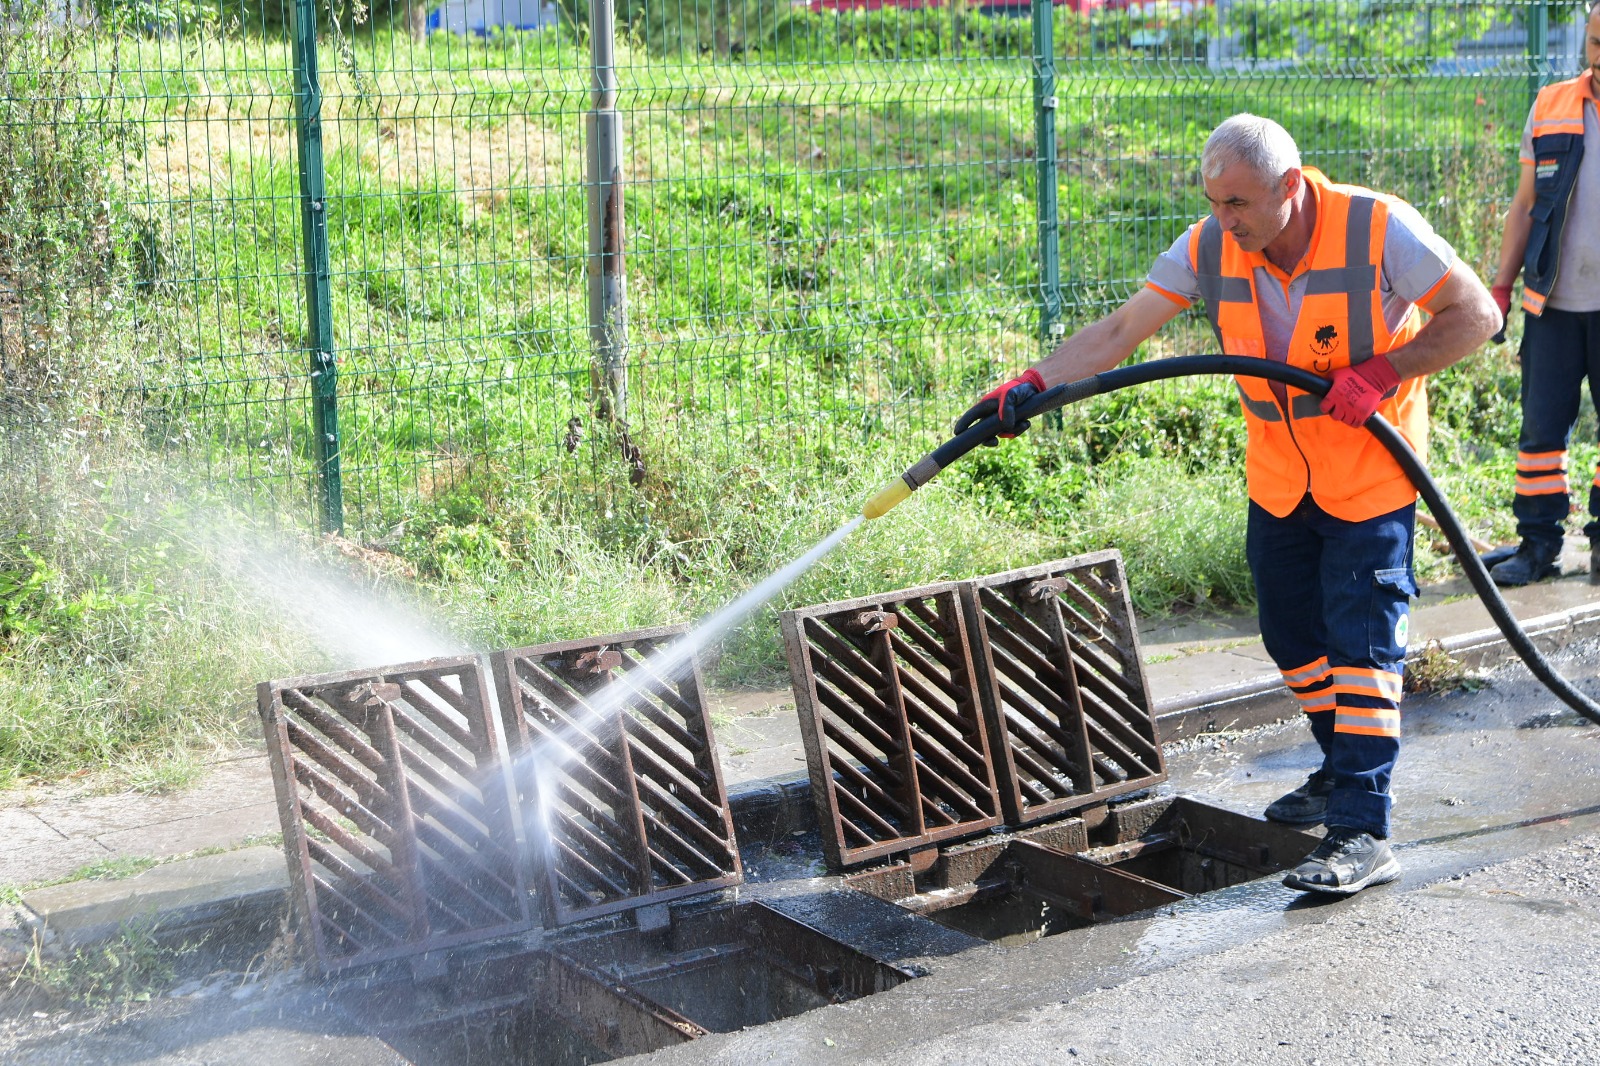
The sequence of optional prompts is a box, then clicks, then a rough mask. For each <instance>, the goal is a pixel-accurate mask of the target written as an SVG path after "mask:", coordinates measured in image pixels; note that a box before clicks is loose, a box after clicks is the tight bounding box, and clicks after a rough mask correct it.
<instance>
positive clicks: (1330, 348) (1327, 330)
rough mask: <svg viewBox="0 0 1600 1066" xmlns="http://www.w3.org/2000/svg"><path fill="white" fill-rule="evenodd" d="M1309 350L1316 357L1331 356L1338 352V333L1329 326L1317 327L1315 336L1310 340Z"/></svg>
mask: <svg viewBox="0 0 1600 1066" xmlns="http://www.w3.org/2000/svg"><path fill="white" fill-rule="evenodd" d="M1311 349H1312V351H1313V352H1314V353H1315V354H1317V355H1328V356H1331V355H1332V354H1333V353H1334V352H1336V351H1338V350H1339V331H1338V330H1336V329H1334V328H1333V327H1332V326H1331V325H1329V326H1318V327H1317V333H1316V336H1314V337H1312V338H1311Z"/></svg>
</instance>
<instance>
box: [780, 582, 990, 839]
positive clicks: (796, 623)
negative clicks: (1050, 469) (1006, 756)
mask: <svg viewBox="0 0 1600 1066" xmlns="http://www.w3.org/2000/svg"><path fill="white" fill-rule="evenodd" d="M782 620H783V633H784V641H785V644H786V645H787V649H788V655H789V666H790V670H791V672H792V674H793V677H794V682H795V699H796V702H797V704H798V707H799V712H800V731H801V736H802V738H803V739H804V741H805V747H806V756H807V759H806V762H807V765H808V767H809V769H810V773H811V787H812V795H813V797H814V798H815V802H816V803H817V808H818V814H819V817H820V820H821V823H822V830H823V832H822V838H823V846H824V848H825V850H826V851H827V853H828V860H829V861H830V862H831V863H832V864H833V865H834V866H836V867H838V866H848V865H852V864H854V863H859V862H863V861H865V860H867V859H871V858H875V857H877V856H880V855H887V854H892V853H896V852H904V851H909V850H914V849H917V848H920V847H924V846H927V845H931V844H933V843H936V842H938V841H941V840H947V839H952V838H957V837H963V836H969V835H971V834H973V833H976V832H981V831H983V830H985V829H987V828H989V827H990V826H994V825H997V824H999V822H1000V807H999V796H998V793H997V791H996V788H995V779H994V773H993V770H992V769H991V765H992V764H991V759H990V750H989V740H988V736H987V733H986V730H985V727H984V722H983V717H982V715H981V714H980V712H979V700H978V691H977V685H976V681H975V676H974V672H973V664H972V654H971V651H970V647H969V640H968V635H967V625H966V621H965V619H964V617H963V615H962V610H961V604H960V599H959V595H958V586H956V585H954V584H944V585H933V586H928V587H926V588H920V589H911V590H906V591H903V592H896V593H890V594H889V595H886V596H877V597H869V598H865V599H859V600H852V601H849V602H847V603H835V604H829V605H825V606H822V607H813V608H808V609H804V610H797V611H787V612H784V614H783V616H782Z"/></svg>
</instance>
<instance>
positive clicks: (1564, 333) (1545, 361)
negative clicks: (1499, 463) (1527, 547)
mask: <svg viewBox="0 0 1600 1066" xmlns="http://www.w3.org/2000/svg"><path fill="white" fill-rule="evenodd" d="M1521 360H1522V434H1521V438H1520V440H1519V441H1518V443H1517V494H1516V497H1515V498H1514V499H1513V501H1512V504H1511V509H1512V513H1513V514H1514V515H1516V517H1517V536H1519V537H1520V538H1522V539H1523V540H1531V541H1543V542H1546V543H1552V544H1559V543H1560V541H1561V534H1562V526H1563V523H1564V522H1565V521H1566V519H1567V515H1568V513H1569V511H1570V509H1571V502H1570V495H1571V494H1570V491H1569V486H1568V481H1567V476H1568V471H1567V445H1568V443H1569V441H1570V439H1571V437H1572V427H1573V426H1574V425H1575V424H1576V423H1577V421H1578V407H1579V404H1580V402H1581V401H1582V397H1583V381H1584V379H1585V378H1588V379H1589V397H1590V400H1591V402H1597V403H1600V311H1558V310H1556V309H1555V308H1553V307H1547V308H1545V312H1544V314H1542V315H1525V316H1524V317H1523V333H1522V350H1521ZM1572 474H1573V476H1574V480H1576V481H1577V483H1578V484H1579V485H1581V484H1583V481H1584V480H1585V479H1587V478H1589V476H1590V471H1588V470H1581V471H1572ZM1594 477H1595V480H1594V481H1593V482H1591V483H1590V484H1589V523H1588V524H1587V525H1585V526H1584V527H1583V531H1584V533H1585V534H1586V535H1587V536H1588V537H1589V539H1590V540H1591V541H1594V542H1595V543H1597V544H1600V470H1597V471H1595V472H1594ZM1580 491H1581V490H1580Z"/></svg>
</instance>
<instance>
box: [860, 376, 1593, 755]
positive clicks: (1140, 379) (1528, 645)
mask: <svg viewBox="0 0 1600 1066" xmlns="http://www.w3.org/2000/svg"><path fill="white" fill-rule="evenodd" d="M1197 374H1234V375H1242V376H1245V377H1257V378H1268V379H1270V380H1272V381H1278V382H1282V383H1283V384H1285V385H1288V386H1289V387H1291V388H1295V389H1299V390H1301V391H1302V392H1309V393H1313V394H1315V395H1317V396H1322V395H1324V394H1326V393H1327V391H1328V386H1329V384H1330V382H1329V380H1328V379H1327V378H1323V377H1318V376H1317V375H1316V374H1313V373H1311V372H1310V371H1309V370H1302V369H1300V368H1299V367H1293V366H1289V365H1287V364H1284V363H1274V362H1269V361H1268V360H1265V359H1254V358H1248V357H1244V356H1236V355H1186V356H1179V357H1177V358H1173V359H1156V360H1152V361H1150V362H1147V363H1138V364H1135V365H1132V366H1124V367H1118V368H1117V369H1115V370H1108V371H1106V372H1105V373H1102V374H1096V375H1094V376H1093V377H1088V378H1083V379H1082V380H1079V381H1069V382H1067V383H1066V384H1063V385H1057V386H1055V387H1054V388H1051V389H1047V390H1045V391H1044V392H1041V393H1039V394H1038V395H1036V396H1034V397H1033V398H1032V399H1030V400H1029V401H1028V402H1026V403H1024V404H1022V405H1021V407H1019V408H1018V410H1017V416H1018V418H1019V419H1020V420H1027V419H1032V418H1035V417H1037V416H1039V415H1043V414H1047V413H1049V412H1051V411H1055V410H1059V409H1060V408H1062V407H1065V406H1066V405H1067V404H1070V403H1077V402H1078V401H1079V400H1087V399H1088V398H1089V397H1091V396H1098V395H1100V394H1102V393H1107V392H1116V391H1117V390H1118V389H1126V388H1129V387H1131V386H1133V385H1144V384H1146V383H1148V382H1151V381H1162V380H1165V379H1167V378H1178V377H1189V376H1192V375H1197ZM1366 428H1367V430H1368V431H1369V432H1370V433H1371V434H1372V435H1373V436H1375V437H1377V438H1378V440H1379V442H1380V443H1382V444H1383V446H1384V447H1385V448H1387V449H1388V450H1389V453H1390V454H1391V455H1393V456H1394V458H1395V461H1396V462H1398V463H1399V464H1400V468H1401V469H1402V470H1404V471H1405V473H1406V476H1407V477H1409V478H1410V479H1411V483H1412V484H1413V485H1415V486H1416V489H1417V492H1418V494H1419V495H1420V496H1421V497H1422V500H1423V502H1424V503H1426V504H1427V505H1428V510H1429V511H1430V512H1432V514H1433V516H1434V518H1436V519H1437V520H1438V522H1439V528H1440V529H1441V530H1442V531H1443V532H1444V535H1445V539H1446V540H1448V541H1449V542H1450V547H1451V548H1452V549H1453V550H1454V551H1455V553H1456V559H1457V560H1458V561H1459V562H1460V563H1461V568H1462V569H1463V570H1464V571H1465V572H1466V575H1467V580H1468V581H1470V582H1471V583H1472V587H1473V589H1474V591H1476V592H1477V594H1478V598H1479V599H1480V600H1482V601H1483V605H1484V606H1485V607H1486V608H1488V610H1489V614H1490V616H1491V617H1492V618H1493V619H1494V622H1495V625H1497V626H1498V627H1499V628H1500V632H1501V633H1503V634H1504V635H1505V638H1506V642H1507V643H1508V644H1510V645H1511V647H1512V649H1513V650H1514V651H1515V652H1516V653H1517V655H1518V656H1519V657H1520V658H1521V659H1522V661H1523V662H1524V663H1525V664H1527V667H1528V669H1529V670H1531V671H1532V672H1533V676H1534V677H1536V678H1538V679H1539V680H1540V681H1541V682H1543V684H1544V686H1545V687H1546V688H1548V689H1549V690H1550V691H1551V692H1553V693H1555V695H1556V696H1558V697H1559V698H1560V699H1561V701H1562V702H1563V703H1565V704H1566V705H1567V706H1568V707H1571V708H1572V709H1573V710H1575V711H1577V712H1578V713H1579V714H1581V715H1582V716H1583V717H1585V718H1587V719H1588V720H1589V721H1591V722H1594V723H1595V724H1597V725H1600V704H1597V703H1595V701H1594V700H1591V699H1590V698H1589V697H1588V696H1585V695H1584V694H1583V693H1581V692H1579V691H1578V690H1577V689H1576V688H1574V687H1573V686H1572V685H1571V683H1570V682H1568V681H1567V679H1566V678H1564V677H1562V676H1561V675H1560V674H1559V673H1557V672H1556V670H1555V668H1554V667H1553V666H1551V665H1550V663H1549V661H1548V660H1546V659H1545V657H1544V656H1543V655H1542V654H1540V652H1539V649H1538V648H1537V647H1535V646H1534V643H1533V641H1532V639H1531V638H1529V636H1528V634H1527V633H1526V632H1524V631H1523V628H1522V626H1521V625H1519V624H1518V622H1517V618H1516V616H1515V615H1514V614H1512V613H1511V608H1510V607H1509V606H1507V605H1506V601H1505V600H1504V599H1503V598H1501V596H1500V590H1499V589H1498V588H1496V587H1495V584H1494V581H1493V580H1491V579H1490V577H1489V571H1488V569H1487V568H1486V567H1485V566H1484V565H1483V560H1482V559H1480V558H1479V557H1478V553H1477V552H1476V551H1474V550H1473V547H1472V540H1471V538H1470V537H1468V536H1467V532H1466V530H1464V529H1462V528H1461V522H1460V520H1459V519H1458V518H1456V516H1455V512H1454V511H1452V510H1451V509H1450V504H1449V503H1448V502H1447V501H1446V500H1445V498H1444V493H1443V492H1442V491H1440V489H1439V486H1438V485H1437V484H1436V483H1435V482H1434V480H1433V478H1432V477H1430V476H1429V475H1428V471H1427V468H1426V467H1425V466H1423V464H1422V460H1421V459H1419V458H1418V457H1417V453H1416V452H1414V451H1412V450H1411V445H1409V444H1407V443H1406V440H1405V438H1404V437H1402V436H1401V435H1400V433H1399V431H1398V430H1396V429H1395V428H1394V426H1392V425H1391V424H1390V423H1389V422H1388V421H1387V420H1386V419H1384V418H1383V416H1382V415H1376V414H1375V415H1373V416H1372V417H1371V418H1369V419H1368V420H1367V423H1366ZM999 432H1000V420H999V419H998V418H997V417H995V416H993V415H991V416H989V417H988V418H985V419H983V420H982V421H980V422H978V423H976V424H975V425H973V426H971V427H969V428H968V429H966V430H965V431H964V432H962V433H959V434H957V435H956V436H954V437H952V438H950V439H949V440H948V441H946V442H945V443H944V444H941V445H940V446H939V447H937V448H935V449H934V450H933V451H931V452H929V453H928V454H927V455H926V456H924V457H923V458H922V460H921V461H919V462H918V463H916V464H915V465H914V466H912V467H911V468H910V469H908V470H907V471H906V472H905V473H904V474H902V475H900V477H899V478H898V479H896V480H895V481H892V482H890V483H889V484H888V485H886V486H884V488H882V489H881V490H879V492H878V493H877V495H875V496H873V497H872V499H870V500H869V501H867V505H866V507H865V508H864V509H863V512H864V514H865V515H866V517H867V518H877V517H879V516H880V515H882V514H884V513H885V512H886V511H888V510H889V509H890V508H892V507H894V506H895V505H896V504H898V503H899V502H900V501H902V500H904V499H905V498H906V497H907V496H909V495H911V493H913V492H915V491H916V490H917V489H919V488H921V487H922V486H923V485H925V484H927V483H928V482H929V481H930V480H932V479H933V477H934V475H935V474H937V473H938V472H939V471H940V470H943V469H944V468H945V467H947V466H949V465H950V464H951V463H953V462H955V461H956V460H957V459H959V458H961V457H962V456H963V455H966V454H967V453H968V452H970V451H971V450H972V449H974V448H976V447H978V446H979V445H981V444H983V443H984V442H986V441H989V440H992V439H993V438H994V437H996V436H997V435H998V434H999Z"/></svg>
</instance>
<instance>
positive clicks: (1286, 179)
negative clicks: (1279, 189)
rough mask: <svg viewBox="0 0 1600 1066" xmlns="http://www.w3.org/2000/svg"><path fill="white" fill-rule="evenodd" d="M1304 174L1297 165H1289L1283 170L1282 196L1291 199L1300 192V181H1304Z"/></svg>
mask: <svg viewBox="0 0 1600 1066" xmlns="http://www.w3.org/2000/svg"><path fill="white" fill-rule="evenodd" d="M1305 180H1306V179H1305V175H1303V174H1301V173H1300V168H1299V167H1290V168H1289V169H1288V170H1285V171H1284V172H1283V198H1284V199H1285V200H1290V199H1293V198H1294V197H1295V196H1296V195H1298V194H1299V192H1300V183H1301V182H1303V181H1305Z"/></svg>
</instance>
